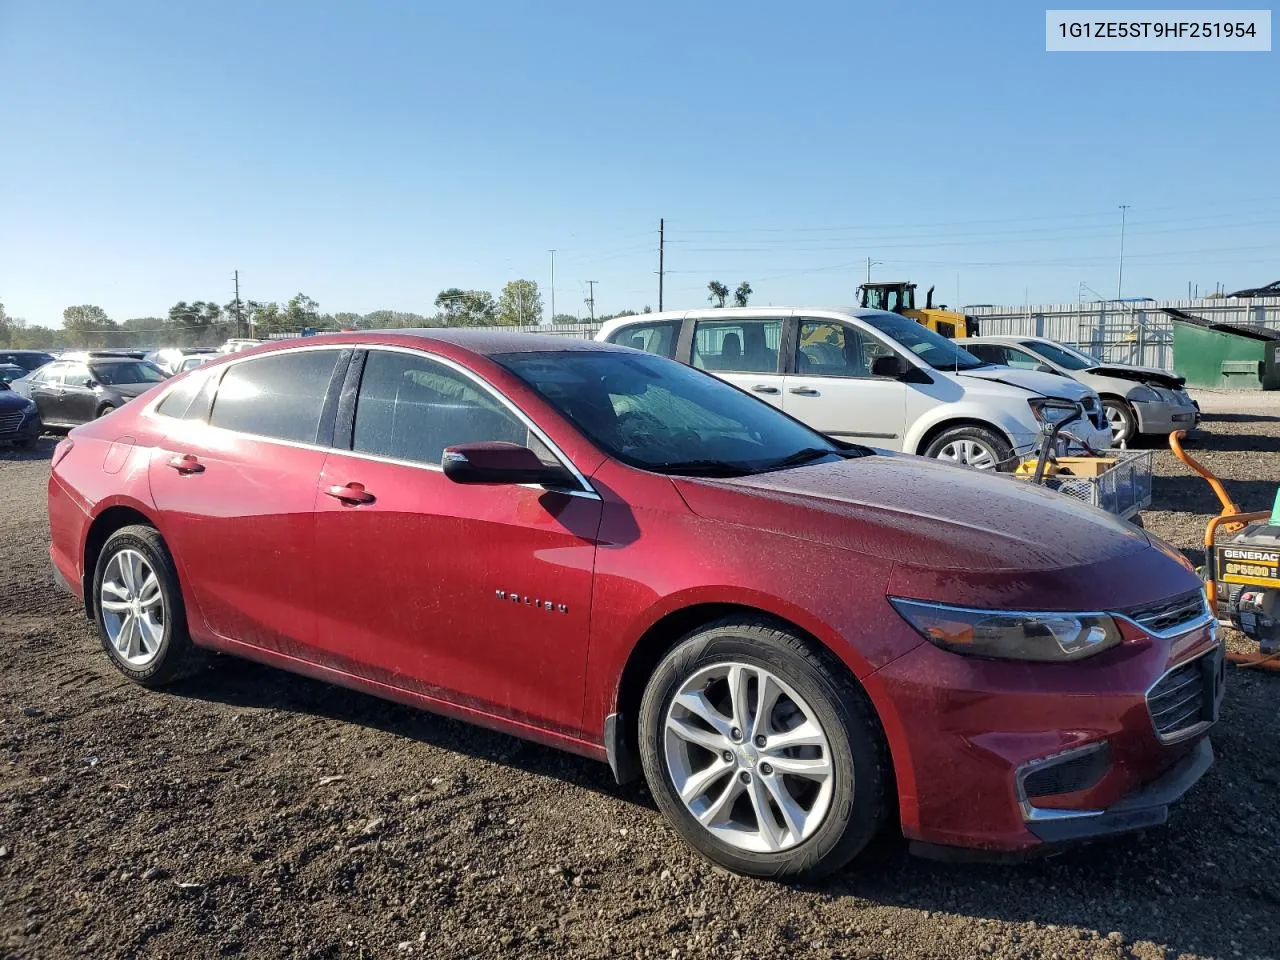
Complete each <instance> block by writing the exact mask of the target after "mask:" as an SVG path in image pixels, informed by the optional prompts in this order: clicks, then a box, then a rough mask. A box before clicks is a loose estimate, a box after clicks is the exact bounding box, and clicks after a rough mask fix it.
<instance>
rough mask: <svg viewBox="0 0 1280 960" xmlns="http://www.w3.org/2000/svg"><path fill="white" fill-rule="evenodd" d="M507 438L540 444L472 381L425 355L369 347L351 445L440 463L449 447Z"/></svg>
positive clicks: (363, 450) (379, 453) (382, 454)
mask: <svg viewBox="0 0 1280 960" xmlns="http://www.w3.org/2000/svg"><path fill="white" fill-rule="evenodd" d="M488 440H505V441H507V442H508V443H518V444H520V445H522V446H532V447H533V448H534V449H535V450H538V452H539V453H541V454H542V455H543V456H544V457H546V456H547V454H546V452H545V450H543V449H541V445H540V444H539V443H538V442H537V441H536V438H532V441H533V442H531V437H530V433H529V430H528V428H527V427H525V425H524V424H523V423H522V422H521V421H520V420H519V419H518V418H517V417H516V416H514V415H513V414H512V413H511V411H509V410H508V409H507V408H506V407H505V406H503V405H502V404H501V403H499V402H498V401H497V400H496V399H495V398H494V397H493V396H492V395H490V394H489V393H488V392H487V391H485V390H483V389H481V388H480V387H479V386H478V385H477V384H476V383H475V381H474V380H472V379H470V378H469V377H466V376H464V375H463V374H460V373H458V372H456V371H455V370H452V369H450V368H449V367H446V366H445V365H444V364H441V363H436V362H434V361H432V360H428V359H426V358H424V357H420V356H416V355H414V354H409V353H393V352H391V351H378V350H375V351H371V352H370V353H369V355H368V358H367V359H366V360H365V364H364V373H363V374H362V375H361V377H360V393H359V395H358V397H357V399H356V420H355V430H354V434H353V438H352V448H353V449H355V450H356V451H358V452H360V453H369V454H374V455H376V456H380V457H392V458H394V459H396V460H409V461H413V462H414V463H439V462H440V459H441V455H442V454H443V452H444V448H445V447H449V446H453V445H454V444H459V443H476V442H483V441H488Z"/></svg>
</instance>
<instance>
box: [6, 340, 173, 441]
mask: <svg viewBox="0 0 1280 960" xmlns="http://www.w3.org/2000/svg"><path fill="white" fill-rule="evenodd" d="M167 376H168V374H166V373H165V372H164V371H163V370H161V369H160V368H159V367H157V366H156V365H155V364H153V363H150V362H149V361H146V360H137V359H133V358H130V357H127V356H122V355H120V354H99V353H93V352H88V353H83V354H64V357H63V359H61V360H55V361H53V362H52V363H46V364H45V365H44V366H42V367H39V368H38V369H36V370H34V371H33V372H31V373H28V374H27V375H26V376H25V377H19V378H18V379H16V380H14V381H12V382H11V383H10V384H9V389H10V390H11V391H13V392H14V393H16V394H17V395H19V396H22V397H25V398H26V399H28V400H30V401H32V402H33V403H34V404H35V405H36V407H37V408H38V410H39V414H40V419H41V421H42V422H43V424H44V425H45V426H48V427H74V426H76V425H78V424H81V423H87V422H88V421H90V420H94V419H96V418H98V417H102V416H105V415H106V414H108V413H111V412H112V411H113V410H116V409H117V408H119V407H122V406H124V404H125V403H127V402H128V401H129V400H132V399H133V398H134V397H136V396H138V395H139V394H141V393H143V392H145V391H146V390H149V389H150V388H151V387H153V386H155V385H156V384H157V383H160V382H161V381H163V380H165V379H166V378H167Z"/></svg>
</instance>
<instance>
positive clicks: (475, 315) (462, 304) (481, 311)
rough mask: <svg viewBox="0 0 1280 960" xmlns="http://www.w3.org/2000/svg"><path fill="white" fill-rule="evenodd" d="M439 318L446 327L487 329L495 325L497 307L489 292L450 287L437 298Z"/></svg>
mask: <svg viewBox="0 0 1280 960" xmlns="http://www.w3.org/2000/svg"><path fill="white" fill-rule="evenodd" d="M436 306H437V307H438V308H439V309H440V313H439V314H438V318H439V320H440V322H441V324H442V325H443V326H446V327H485V326H491V325H492V324H493V323H494V319H495V315H496V313H497V305H496V304H495V303H494V302H493V294H492V293H489V291H487V290H462V289H460V288H458V287H449V288H448V289H446V290H441V291H440V293H439V294H438V295H437V296H436Z"/></svg>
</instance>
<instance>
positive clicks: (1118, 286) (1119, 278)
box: [1116, 203, 1129, 300]
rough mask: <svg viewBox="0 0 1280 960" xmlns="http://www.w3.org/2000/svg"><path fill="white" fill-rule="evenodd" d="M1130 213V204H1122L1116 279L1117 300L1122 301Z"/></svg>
mask: <svg viewBox="0 0 1280 960" xmlns="http://www.w3.org/2000/svg"><path fill="white" fill-rule="evenodd" d="M1128 212H1129V204H1127V203H1122V204H1120V272H1119V274H1118V275H1117V277H1116V299H1117V300H1119V299H1120V291H1121V290H1122V289H1123V287H1124V221H1125V215H1126V214H1128Z"/></svg>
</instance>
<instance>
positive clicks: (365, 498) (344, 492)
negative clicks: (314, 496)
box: [325, 483, 374, 505]
mask: <svg viewBox="0 0 1280 960" xmlns="http://www.w3.org/2000/svg"><path fill="white" fill-rule="evenodd" d="M325 493H326V494H327V495H328V496H330V497H333V498H334V499H335V500H341V501H342V502H343V503H350V504H352V505H355V504H361V503H373V499H374V497H373V494H372V493H370V492H369V491H368V490H366V489H365V488H364V484H363V483H344V484H340V485H335V486H332V487H329V488H327V489H326V490H325Z"/></svg>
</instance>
